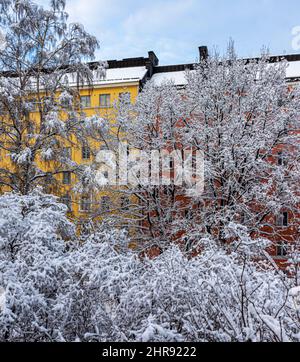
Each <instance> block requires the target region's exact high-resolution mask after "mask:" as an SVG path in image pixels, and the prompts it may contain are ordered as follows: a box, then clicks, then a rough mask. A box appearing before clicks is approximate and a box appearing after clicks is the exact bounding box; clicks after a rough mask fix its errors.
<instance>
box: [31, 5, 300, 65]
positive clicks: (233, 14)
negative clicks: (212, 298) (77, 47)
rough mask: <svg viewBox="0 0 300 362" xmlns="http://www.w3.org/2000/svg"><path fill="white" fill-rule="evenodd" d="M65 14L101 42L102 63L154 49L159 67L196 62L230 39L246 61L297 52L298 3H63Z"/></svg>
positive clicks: (100, 56)
mask: <svg viewBox="0 0 300 362" xmlns="http://www.w3.org/2000/svg"><path fill="white" fill-rule="evenodd" d="M37 2H39V3H43V4H44V3H47V2H48V1H47V0H38V1H37ZM67 11H68V12H69V14H70V21H71V22H81V23H82V24H83V25H84V26H85V28H86V29H87V30H88V31H89V32H90V33H92V34H94V35H96V36H97V38H98V39H99V40H100V44H101V49H100V51H99V52H98V54H97V58H99V59H103V60H104V59H105V60H108V59H122V58H126V57H139V56H146V55H147V52H148V50H154V51H155V53H156V54H157V56H158V58H159V59H160V64H175V63H187V62H194V61H196V60H197V57H198V51H197V48H198V46H199V45H207V46H208V47H209V48H212V47H217V49H218V50H219V51H221V52H223V51H224V49H225V48H226V44H227V43H228V40H229V38H230V37H231V38H233V39H234V41H235V44H236V48H237V51H238V53H239V55H240V56H244V57H248V56H257V55H259V53H260V50H261V48H262V46H267V47H269V49H270V51H271V53H272V54H284V53H295V52H297V50H296V49H293V48H292V39H293V36H292V29H293V28H294V27H295V26H300V1H299V0H148V1H145V0H67ZM298 52H299V53H300V49H299V50H298Z"/></svg>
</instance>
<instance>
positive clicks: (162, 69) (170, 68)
mask: <svg viewBox="0 0 300 362" xmlns="http://www.w3.org/2000/svg"><path fill="white" fill-rule="evenodd" d="M194 68H195V64H174V65H162V66H159V67H154V71H153V74H156V73H168V72H181V71H184V70H187V69H188V70H192V69H194Z"/></svg>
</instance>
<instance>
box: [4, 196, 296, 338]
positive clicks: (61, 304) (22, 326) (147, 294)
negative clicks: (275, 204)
mask: <svg viewBox="0 0 300 362" xmlns="http://www.w3.org/2000/svg"><path fill="white" fill-rule="evenodd" d="M65 213H66V207H65V206H64V205H61V204H59V203H58V202H57V200H56V199H55V198H54V197H53V196H49V195H44V194H42V193H41V191H40V190H37V191H36V192H34V193H31V194H29V195H25V196H20V195H17V194H6V195H4V196H1V197H0V341H2V342H4V341H6V342H16V341H17V342H20V341H23V342H24V341H26V342H34V341H35V342H36V341H39V342H42V341H50V342H54V341H55V342H62V341H70V342H73V341H77V342H78V341H110V342H114V341H124V342H126V341H144V342H167V341H168V342H171V341H177V342H180V341H190V342H195V341H249V340H251V341H256V342H257V341H277V342H278V341H299V340H300V334H299V331H300V314H299V313H300V309H299V295H300V294H299V285H297V284H295V283H294V280H293V279H291V278H289V277H288V276H287V275H286V274H284V273H283V272H281V271H279V270H276V269H274V268H273V267H272V265H271V263H268V262H262V261H260V262H259V263H258V262H255V261H253V260H252V255H253V253H255V254H257V253H258V251H259V250H262V249H263V245H260V242H257V243H253V242H252V243H251V244H250V245H249V240H248V239H247V238H244V237H243V236H242V234H241V231H239V234H240V235H241V236H240V239H241V240H240V242H239V245H238V247H237V245H236V244H232V245H228V246H227V247H222V248H220V245H219V244H218V243H216V242H215V240H214V239H213V238H201V237H199V244H200V245H201V247H202V253H201V254H199V255H198V256H196V257H194V258H190V257H188V256H187V255H186V254H185V253H183V252H182V251H181V250H180V249H179V248H178V247H177V246H173V247H170V248H169V249H168V250H166V251H165V252H163V253H162V254H161V255H160V256H158V257H157V258H155V259H147V258H141V257H140V256H139V255H138V254H137V253H134V252H132V251H130V250H129V249H128V248H127V245H128V240H127V238H126V235H125V234H124V233H123V232H122V231H119V230H114V229H113V228H112V227H111V226H110V225H107V226H101V227H99V226H96V225H95V226H93V225H91V227H90V232H89V234H87V235H86V236H85V239H84V240H83V239H82V238H81V240H77V237H76V232H75V228H74V226H73V225H72V224H71V223H70V221H68V219H67V218H66V216H65ZM230 229H231V230H235V232H237V229H238V228H236V227H234V225H231V228H230ZM231 232H233V231H231Z"/></svg>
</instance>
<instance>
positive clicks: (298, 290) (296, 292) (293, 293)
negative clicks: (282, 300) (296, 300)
mask: <svg viewBox="0 0 300 362" xmlns="http://www.w3.org/2000/svg"><path fill="white" fill-rule="evenodd" d="M289 295H290V296H291V297H298V296H300V286H299V287H295V288H292V289H291V290H290V292H289Z"/></svg>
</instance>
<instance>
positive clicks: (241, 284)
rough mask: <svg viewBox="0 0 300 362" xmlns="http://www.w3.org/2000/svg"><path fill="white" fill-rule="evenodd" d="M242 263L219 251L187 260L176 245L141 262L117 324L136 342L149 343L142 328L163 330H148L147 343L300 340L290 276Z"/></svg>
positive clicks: (297, 315)
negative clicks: (290, 293) (170, 341)
mask: <svg viewBox="0 0 300 362" xmlns="http://www.w3.org/2000/svg"><path fill="white" fill-rule="evenodd" d="M242 259H243V258H242V257H241V255H238V254H235V253H231V254H228V252H226V251H225V250H220V249H219V248H218V247H211V248H209V249H207V250H206V251H204V252H203V253H202V254H201V255H199V256H198V257H196V258H192V259H187V258H186V257H185V256H184V255H183V254H182V252H181V251H180V250H179V249H178V248H176V247H174V248H171V249H169V250H168V251H166V252H165V253H164V254H162V255H161V256H160V257H158V258H156V259H154V260H148V261H143V262H142V264H143V267H142V270H141V272H140V276H139V277H138V278H137V279H135V280H132V281H131V286H130V288H128V290H127V292H126V293H125V294H124V295H122V299H121V303H120V306H119V307H118V314H117V319H118V321H117V323H118V325H119V326H120V327H121V328H122V329H123V332H124V333H126V331H127V335H128V338H129V339H132V340H145V330H146V331H147V333H146V337H148V336H149V333H150V332H149V328H150V327H148V329H147V328H145V327H144V328H143V326H147V325H148V326H149V325H150V324H151V323H152V324H153V321H155V324H156V325H159V326H161V328H160V329H159V328H155V327H152V328H150V331H151V333H150V335H151V337H150V338H147V341H148V340H150V341H166V340H173V341H176V340H179V339H181V340H185V341H222V342H225V341H248V340H249V341H292V340H298V339H299V330H300V329H299V328H300V319H299V311H298V312H297V311H296V308H295V307H294V305H293V302H292V298H289V288H290V287H289V281H288V280H287V278H285V277H284V275H283V274H281V273H279V272H276V271H274V270H270V269H269V270H268V269H267V270H266V269H265V267H266V266H262V267H260V266H259V265H258V264H255V263H253V262H251V261H249V260H246V259H244V262H242V261H241V260H242ZM294 290H295V289H294ZM149 318H150V319H149ZM150 322H151V323H150ZM162 326H164V327H166V328H162Z"/></svg>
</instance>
